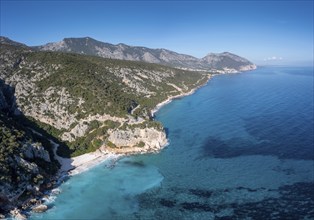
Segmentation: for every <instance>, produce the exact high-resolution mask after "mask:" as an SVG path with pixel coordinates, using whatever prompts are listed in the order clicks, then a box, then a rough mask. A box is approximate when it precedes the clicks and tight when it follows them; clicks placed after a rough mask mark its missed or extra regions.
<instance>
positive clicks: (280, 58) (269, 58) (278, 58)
mask: <svg viewBox="0 0 314 220" xmlns="http://www.w3.org/2000/svg"><path fill="white" fill-rule="evenodd" d="M277 60H283V58H282V57H276V56H272V57H267V58H265V59H264V61H277Z"/></svg>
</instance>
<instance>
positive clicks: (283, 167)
mask: <svg viewBox="0 0 314 220" xmlns="http://www.w3.org/2000/svg"><path fill="white" fill-rule="evenodd" d="M156 120H158V121H161V122H162V123H163V124H164V126H165V128H166V130H167V134H168V138H169V141H170V144H169V146H167V147H166V148H165V149H164V150H162V151H161V152H160V153H159V154H148V155H138V156H131V157H126V158H123V159H121V160H119V162H118V163H117V165H116V166H115V167H114V168H113V169H111V168H109V167H108V166H106V164H105V163H102V164H100V165H98V166H97V167H95V168H93V169H91V170H89V171H87V172H84V173H82V174H79V175H77V176H74V177H71V178H70V179H69V180H68V181H67V182H65V183H64V184H62V185H61V186H60V190H61V194H59V195H57V196H55V197H53V198H54V199H53V200H52V201H50V203H49V205H50V207H51V208H50V209H49V210H48V211H47V212H46V213H44V214H33V215H32V216H31V219H151V218H154V219H215V218H216V219H219V218H223V217H232V218H246V217H251V218H256V217H257V216H258V217H260V218H277V217H278V218H279V217H282V218H285V217H286V216H290V217H296V218H302V217H306V216H309V217H314V213H313V211H312V213H311V211H310V210H313V208H314V207H313V206H314V198H313V196H312V197H311V190H312V187H313V182H314V177H313V172H314V170H313V169H314V168H313V165H314V164H313V160H314V158H313V157H314V155H313V68H288V67H267V68H266V67H265V68H264V67H263V68H259V69H257V70H255V71H252V72H246V73H240V74H231V75H221V76H217V77H213V78H212V79H211V80H210V81H209V83H208V84H207V85H206V86H204V87H202V88H200V89H199V90H197V91H196V92H195V93H194V94H193V95H191V96H187V97H183V98H180V99H176V100H174V101H173V102H171V103H170V104H168V105H166V106H164V107H163V108H161V109H160V110H159V111H158V112H157V114H156Z"/></svg>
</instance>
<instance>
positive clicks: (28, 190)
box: [0, 80, 59, 213]
mask: <svg viewBox="0 0 314 220" xmlns="http://www.w3.org/2000/svg"><path fill="white" fill-rule="evenodd" d="M15 100H16V99H15V96H14V88H13V87H11V86H10V85H7V84H5V83H4V82H3V81H2V80H0V213H6V212H7V211H8V210H10V209H12V208H13V207H15V206H16V205H19V204H21V203H22V202H24V201H26V200H27V199H29V198H32V197H34V196H36V195H40V194H41V193H40V191H39V188H41V187H45V186H46V184H48V182H49V181H50V179H51V178H52V177H53V176H54V174H55V173H56V172H57V170H58V167H59V164H58V162H57V161H56V160H55V159H54V155H53V152H52V148H51V146H50V143H49V141H47V139H46V138H48V136H47V137H44V136H39V135H36V134H34V133H33V132H32V130H31V129H34V130H37V131H39V130H38V129H36V126H35V125H34V126H33V127H31V126H30V125H31V124H30V123H29V126H27V127H25V126H24V125H23V124H24V123H26V122H27V118H25V116H23V115H22V114H19V115H18V116H15V115H14V113H16V111H15V110H16V102H15ZM43 134H44V132H43Z"/></svg>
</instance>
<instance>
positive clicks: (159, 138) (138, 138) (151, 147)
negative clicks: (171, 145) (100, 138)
mask: <svg viewBox="0 0 314 220" xmlns="http://www.w3.org/2000/svg"><path fill="white" fill-rule="evenodd" d="M108 141H110V142H111V143H112V144H114V146H115V147H116V148H121V149H122V151H123V148H126V149H127V148H130V147H131V148H133V150H134V151H136V150H138V151H142V152H154V151H158V150H160V149H161V148H163V147H164V146H165V145H166V144H167V138H166V134H165V132H164V131H160V130H157V129H155V128H134V129H127V130H119V129H116V130H110V131H109V138H108Z"/></svg>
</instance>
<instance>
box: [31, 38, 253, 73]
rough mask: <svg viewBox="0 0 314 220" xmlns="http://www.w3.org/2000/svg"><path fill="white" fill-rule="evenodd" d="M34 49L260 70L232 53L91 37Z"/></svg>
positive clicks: (173, 64)
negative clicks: (183, 51) (201, 52)
mask: <svg viewBox="0 0 314 220" xmlns="http://www.w3.org/2000/svg"><path fill="white" fill-rule="evenodd" d="M32 48H34V49H36V50H41V51H60V52H70V53H78V54H85V55H92V56H100V57H103V58H112V59H120V60H133V61H143V62H148V63H157V64H162V65H167V66H171V67H175V68H180V69H187V70H198V71H215V70H217V71H218V72H219V71H220V72H239V71H247V70H253V69H256V65H255V64H253V63H252V62H250V61H249V60H247V59H245V58H243V57H240V56H238V55H235V54H233V53H230V52H223V53H208V54H207V55H206V56H205V57H203V58H196V57H194V56H191V55H187V54H181V53H177V52H175V51H171V50H168V49H164V48H156V49H152V48H148V47H142V46H130V45H127V44H124V43H119V44H110V43H106V42H101V41H98V40H95V39H93V38H91V37H81V38H73V37H72V38H64V39H63V40H61V41H59V42H53V43H47V44H45V45H41V46H35V47H32Z"/></svg>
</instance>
